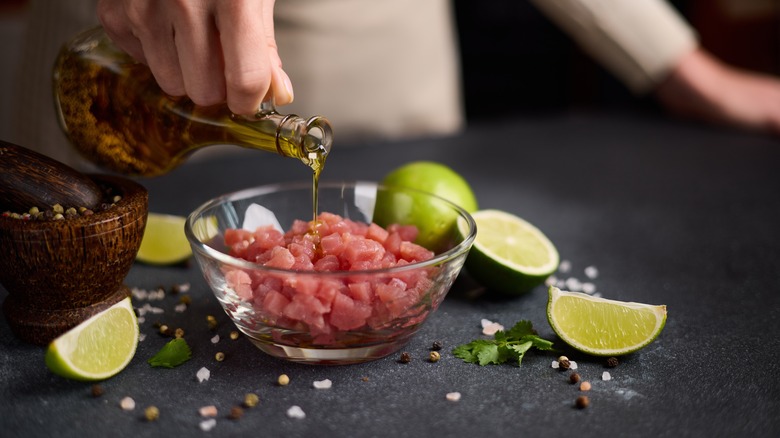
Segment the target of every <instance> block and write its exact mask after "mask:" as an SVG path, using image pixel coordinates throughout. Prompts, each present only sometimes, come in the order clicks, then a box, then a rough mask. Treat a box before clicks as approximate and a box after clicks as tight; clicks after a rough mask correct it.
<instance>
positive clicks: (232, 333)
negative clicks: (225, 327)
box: [230, 330, 238, 341]
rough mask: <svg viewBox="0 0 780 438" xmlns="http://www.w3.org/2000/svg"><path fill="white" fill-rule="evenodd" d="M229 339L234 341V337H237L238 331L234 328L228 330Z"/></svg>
mask: <svg viewBox="0 0 780 438" xmlns="http://www.w3.org/2000/svg"><path fill="white" fill-rule="evenodd" d="M230 339H232V340H234V341H235V340H236V339H238V332H237V331H235V330H233V331H232V332H230Z"/></svg>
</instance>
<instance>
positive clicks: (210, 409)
mask: <svg viewBox="0 0 780 438" xmlns="http://www.w3.org/2000/svg"><path fill="white" fill-rule="evenodd" d="M198 412H199V413H200V416H201V417H216V416H217V407H216V406H214V405H210V406H203V407H202V408H200V409H198Z"/></svg>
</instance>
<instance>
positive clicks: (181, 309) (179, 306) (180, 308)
mask: <svg viewBox="0 0 780 438" xmlns="http://www.w3.org/2000/svg"><path fill="white" fill-rule="evenodd" d="M173 310H174V311H175V312H177V313H182V312H184V311H185V310H187V305H186V304H184V303H181V304H177V305H176V307H174V308H173Z"/></svg>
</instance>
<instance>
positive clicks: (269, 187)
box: [184, 180, 477, 277]
mask: <svg viewBox="0 0 780 438" xmlns="http://www.w3.org/2000/svg"><path fill="white" fill-rule="evenodd" d="M358 185H365V186H372V187H374V188H376V189H377V190H379V189H387V188H389V187H388V186H385V185H382V184H380V183H377V182H374V181H366V180H350V181H320V183H319V186H318V187H319V190H322V189H334V188H336V189H341V190H344V189H347V188H355V187H357V186H358ZM301 189H308V190H311V189H312V182H311V181H289V182H281V183H273V184H264V185H260V186H256V187H251V188H246V189H241V190H237V191H234V192H230V193H226V194H223V195H220V196H218V197H216V198H212V199H210V200H208V201H206V202H205V203H203V204H201V205H200V206H199V207H197V208H196V209H195V210H193V211H192V212H191V213H190V214H189V215H187V220H186V221H185V224H184V234H185V235H186V236H187V240H188V241H189V242H190V246H191V247H192V249H193V252H198V253H201V254H203V255H206V256H208V257H210V258H213V259H216V260H218V261H219V262H220V263H225V264H229V265H232V266H234V267H239V268H245V269H253V270H259V271H265V272H268V273H276V274H283V275H290V274H296V275H317V276H333V277H338V276H344V275H350V276H352V275H371V274H373V275H376V274H388V273H397V272H404V271H409V270H415V269H420V268H426V267H429V266H435V265H439V264H443V263H446V262H449V261H450V260H452V259H454V258H457V257H458V256H460V255H466V254H467V253H468V250H469V249H470V248H471V246H472V244H473V243H474V239H475V238H476V235H477V224H476V222H475V221H474V218H473V217H472V216H471V214H470V213H469V212H468V211H466V210H465V209H463V208H462V207H460V206H459V205H457V204H455V203H453V202H451V201H449V200H447V199H445V198H442V197H441V196H437V195H434V194H432V193H430V192H426V191H424V190H418V189H414V188H407V187H392V189H393V190H402V191H408V192H411V193H418V194H422V195H426V196H432V197H434V198H437V199H439V200H440V201H442V202H444V203H445V204H447V205H449V206H451V207H453V208H454V209H455V210H456V211H457V212H458V220H460V219H461V218H462V219H463V220H465V221H466V223H467V225H468V229H469V233H468V235H467V236H465V238H464V239H463V240H462V241H461V242H459V243H458V244H457V245H455V246H453V247H452V248H450V249H448V250H446V251H443V252H441V253H438V254H434V256H433V257H431V258H430V259H428V260H425V261H421V262H414V263H409V264H406V265H402V266H394V267H391V268H381V269H364V270H355V271H314V270H294V269H280V268H272V267H267V266H263V265H261V264H257V263H254V262H250V261H248V260H244V259H241V258H238V257H233V256H231V255H229V254H226V253H224V252H222V251H219V250H217V249H215V248H212V247H211V246H209V245H207V244H205V243H203V242H201V241H200V240H199V239H198V238H197V237H196V236H195V233H194V231H193V230H192V226H193V224H194V222H195V221H196V220H197V218H198V217H200V216H201V215H202V213H203V212H204V211H206V210H208V209H209V208H212V207H214V206H216V205H218V204H221V203H225V202H229V201H233V200H237V199H244V198H248V197H252V196H258V195H262V194H267V193H272V192H279V191H290V190H301ZM456 227H457V225H456Z"/></svg>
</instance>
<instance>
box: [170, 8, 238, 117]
mask: <svg viewBox="0 0 780 438" xmlns="http://www.w3.org/2000/svg"><path fill="white" fill-rule="evenodd" d="M175 28H176V36H175V41H176V50H177V52H178V56H179V65H180V66H181V76H182V81H183V85H184V89H185V90H186V94H187V96H188V97H189V98H190V99H191V100H192V101H193V102H195V103H196V104H197V105H202V106H206V105H215V104H218V103H224V102H225V99H226V93H225V75H224V69H225V65H224V60H223V56H222V48H221V45H220V42H219V34H218V33H217V28H216V25H215V23H214V20H213V17H212V16H211V15H210V14H202V13H201V14H196V13H191V14H190V15H185V14H181V15H179V16H178V17H177V18H176V26H175Z"/></svg>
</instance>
